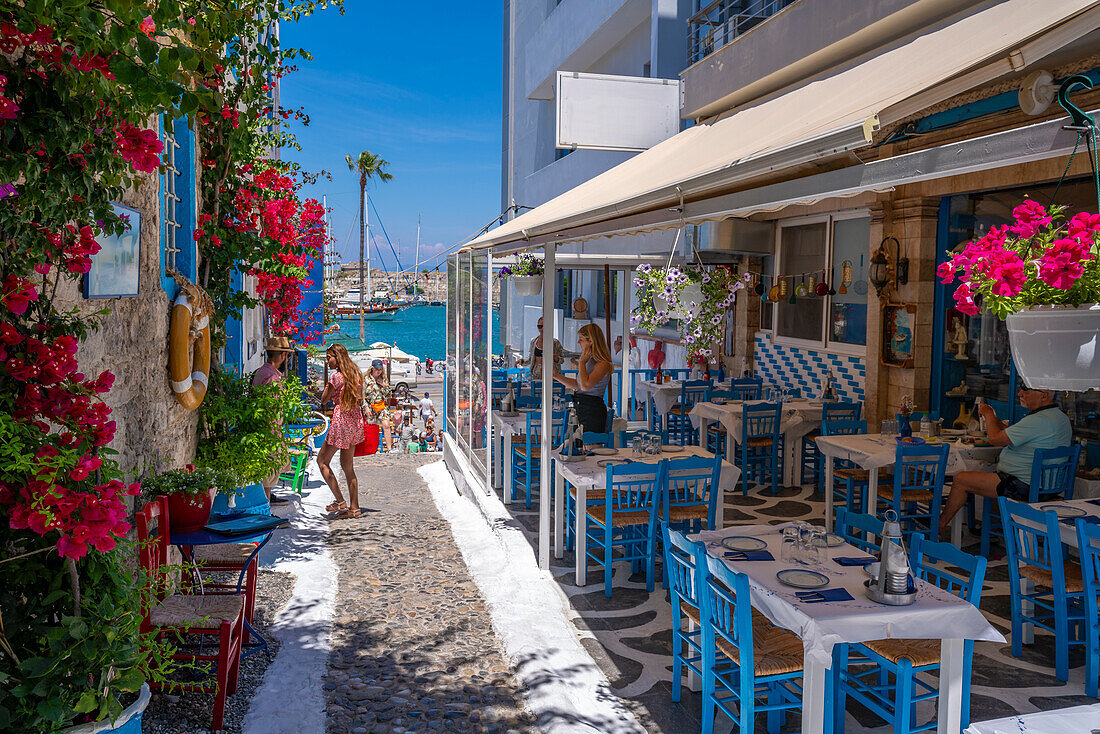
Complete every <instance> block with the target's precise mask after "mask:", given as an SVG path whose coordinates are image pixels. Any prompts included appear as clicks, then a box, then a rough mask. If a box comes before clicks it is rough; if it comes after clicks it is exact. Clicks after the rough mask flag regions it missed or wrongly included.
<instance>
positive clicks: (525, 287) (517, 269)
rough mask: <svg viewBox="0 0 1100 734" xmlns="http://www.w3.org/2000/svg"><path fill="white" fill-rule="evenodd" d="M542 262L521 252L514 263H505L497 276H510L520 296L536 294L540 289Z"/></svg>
mask: <svg viewBox="0 0 1100 734" xmlns="http://www.w3.org/2000/svg"><path fill="white" fill-rule="evenodd" d="M542 276H543V262H542V260H540V259H538V258H536V257H535V256H534V255H529V254H527V253H523V254H522V255H520V256H519V257H518V258H517V259H516V264H515V265H510V266H509V265H505V266H504V267H503V268H501V269H500V272H499V273H498V274H497V277H498V278H510V279H511V280H512V282H513V283H515V285H516V293H517V294H518V295H521V296H537V295H538V294H539V293H540V292H541V291H542V280H543V277H542Z"/></svg>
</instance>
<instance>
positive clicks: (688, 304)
mask: <svg viewBox="0 0 1100 734" xmlns="http://www.w3.org/2000/svg"><path fill="white" fill-rule="evenodd" d="M634 285H635V286H636V287H637V288H638V306H637V308H636V309H635V311H634V314H633V315H632V316H631V317H630V320H631V324H632V325H633V326H635V327H637V328H639V329H640V330H642V331H646V332H649V333H651V334H652V333H653V332H654V331H655V330H656V329H659V328H661V327H662V326H663V325H664V324H665V323H666V322H667V321H668V320H670V319H676V320H677V322H678V326H679V330H680V339H681V341H682V342H683V345H684V346H685V347H687V348H688V349H689V350H690V351H691V352H692V353H695V354H698V355H701V356H703V357H704V358H706V359H710V358H711V357H713V356H714V349H715V348H717V346H718V344H719V343H720V342H721V341H722V337H723V335H724V334H725V324H726V311H727V310H728V309H729V308H731V307H732V306H733V303H734V297H735V295H736V293H737V291H739V290H741V289H742V288H744V287H745V280H744V279H743V278H735V277H734V276H733V275H732V273H730V271H729V270H728V269H726V268H724V267H717V268H711V269H704V268H702V267H699V266H690V267H686V268H678V267H670V268H667V269H663V270H658V269H654V268H652V267H650V266H649V265H641V266H639V267H638V272H637V277H635V279H634Z"/></svg>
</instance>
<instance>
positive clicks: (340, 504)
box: [325, 500, 348, 512]
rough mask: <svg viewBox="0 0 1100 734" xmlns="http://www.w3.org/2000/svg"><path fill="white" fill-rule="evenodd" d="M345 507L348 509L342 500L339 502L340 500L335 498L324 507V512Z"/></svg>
mask: <svg viewBox="0 0 1100 734" xmlns="http://www.w3.org/2000/svg"><path fill="white" fill-rule="evenodd" d="M346 509H348V506H347V504H345V503H344V502H341V501H340V500H336V501H335V502H333V503H332V504H330V505H329V506H328V507H326V508H325V512H340V511H343V510H346Z"/></svg>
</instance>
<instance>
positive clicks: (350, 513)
mask: <svg viewBox="0 0 1100 734" xmlns="http://www.w3.org/2000/svg"><path fill="white" fill-rule="evenodd" d="M361 514H362V513H361V512H360V511H359V508H356V509H354V510H344V511H343V512H341V513H340V514H338V515H337V516H336V517H334V518H332V519H333V520H354V519H355V518H357V517H359V516H360V515H361Z"/></svg>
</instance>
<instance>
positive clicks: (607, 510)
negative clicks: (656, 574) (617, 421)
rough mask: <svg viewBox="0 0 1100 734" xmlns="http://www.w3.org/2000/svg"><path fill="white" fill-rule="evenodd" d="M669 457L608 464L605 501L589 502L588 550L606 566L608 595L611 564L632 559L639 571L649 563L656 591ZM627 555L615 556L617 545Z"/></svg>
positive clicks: (648, 586) (608, 594)
mask: <svg viewBox="0 0 1100 734" xmlns="http://www.w3.org/2000/svg"><path fill="white" fill-rule="evenodd" d="M666 466H667V461H661V462H659V463H658V464H657V465H656V466H654V465H653V464H643V463H641V462H631V463H629V464H610V465H608V467H607V475H606V489H605V491H604V501H603V503H602V504H600V505H595V506H589V508H588V516H587V517H586V518H585V547H584V548H582V549H578V551H577V552H578V553H579V552H581V551H584V552H585V553H586V554H587V555H588V559H589V560H590V561H592V562H593V563H595V564H597V565H600V566H603V582H604V596H606V597H607V598H608V599H610V598H611V573H612V571H611V564H612V562H613V561H616V560H618V561H630V563H631V566H632V568H633V569H634V570H635V571H637V570H638V569H639V568H640V567H641V565H642V564H643V563H644V564H645V573H646V591H649V592H652V591H653V571H654V558H655V555H656V547H657V512H658V508H659V507H660V502H661V499H660V497H659V495H660V487H661V483H662V482H663V473H664V471H665V467H666ZM616 546H617V547H619V548H621V549H622V551H623V555H622V556H619V557H618V558H616V557H615V556H614V553H613V551H614V549H615V547H616Z"/></svg>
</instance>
